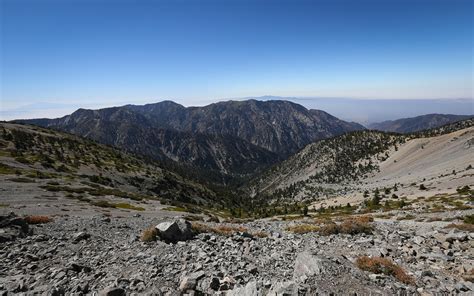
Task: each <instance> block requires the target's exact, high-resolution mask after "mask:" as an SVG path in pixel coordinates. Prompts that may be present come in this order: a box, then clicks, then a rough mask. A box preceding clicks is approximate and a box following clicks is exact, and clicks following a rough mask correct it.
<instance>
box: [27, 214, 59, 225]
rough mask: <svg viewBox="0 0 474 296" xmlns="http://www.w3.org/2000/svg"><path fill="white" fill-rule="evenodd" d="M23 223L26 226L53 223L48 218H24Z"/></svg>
mask: <svg viewBox="0 0 474 296" xmlns="http://www.w3.org/2000/svg"><path fill="white" fill-rule="evenodd" d="M25 221H26V223H28V224H45V223H49V222H53V219H52V218H50V217H48V216H26V217H25Z"/></svg>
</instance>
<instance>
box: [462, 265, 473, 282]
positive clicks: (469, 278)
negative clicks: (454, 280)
mask: <svg viewBox="0 0 474 296" xmlns="http://www.w3.org/2000/svg"><path fill="white" fill-rule="evenodd" d="M463 279H464V280H465V281H468V282H471V283H474V268H473V269H471V270H469V271H468V272H467V273H466V274H465V275H463Z"/></svg>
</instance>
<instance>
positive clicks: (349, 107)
mask: <svg viewBox="0 0 474 296" xmlns="http://www.w3.org/2000/svg"><path fill="white" fill-rule="evenodd" d="M252 98H254V99H257V100H288V101H292V102H295V103H298V104H301V105H303V106H305V107H306V108H308V109H319V110H324V111H326V112H328V113H330V114H332V115H334V116H336V117H338V118H340V119H343V120H347V121H355V122H358V123H361V124H364V125H367V124H370V123H374V122H381V121H385V120H394V119H399V118H406V117H414V116H418V115H424V114H430V113H439V114H457V115H471V114H474V99H424V100H421V99H417V100H407V99H403V100H402V99H400V100H396V99H393V100H389V99H383V100H377V99H349V98H320V97H314V98H312V97H278V96H263V97H252ZM243 99H249V98H233V99H232V100H243ZM223 100H229V99H222V100H211V99H210V100H193V101H187V100H180V99H175V100H173V101H175V102H177V103H180V104H182V105H184V106H203V105H207V104H211V103H214V102H218V101H223ZM159 101H162V100H161V99H156V100H153V99H150V100H146V101H145V100H141V101H135V100H131V101H129V102H127V101H120V102H107V103H100V102H99V103H97V102H96V103H87V102H86V103H83V104H61V103H49V102H48V103H36V104H31V105H25V106H22V107H15V108H5V107H3V108H1V110H0V119H1V120H13V119H20V118H21V119H30V118H43V117H44V118H56V117H62V116H64V115H66V114H70V113H72V112H73V111H75V110H77V109H79V108H87V109H98V108H104V107H112V106H120V105H126V104H144V103H155V102H159Z"/></svg>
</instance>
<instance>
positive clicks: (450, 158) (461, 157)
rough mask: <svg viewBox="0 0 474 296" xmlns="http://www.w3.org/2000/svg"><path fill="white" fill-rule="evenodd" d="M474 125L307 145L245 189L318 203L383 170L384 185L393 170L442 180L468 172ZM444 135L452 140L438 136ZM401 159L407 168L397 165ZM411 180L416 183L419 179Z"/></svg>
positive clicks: (462, 123)
mask: <svg viewBox="0 0 474 296" xmlns="http://www.w3.org/2000/svg"><path fill="white" fill-rule="evenodd" d="M472 126H474V120H473V119H467V120H464V121H458V122H455V123H451V124H448V125H444V126H441V127H438V128H435V129H431V130H426V131H422V132H418V133H413V134H410V135H408V134H407V135H403V134H396V133H387V132H380V131H373V130H365V131H356V132H351V133H347V134H344V135H341V136H339V137H334V138H330V139H325V140H322V141H318V142H314V143H311V144H309V145H307V146H306V147H305V148H303V149H302V150H300V151H299V152H298V153H296V154H294V155H293V156H291V157H290V158H288V159H287V160H285V161H283V162H281V163H279V164H277V165H275V166H273V167H271V168H270V169H268V170H266V171H265V172H263V173H262V174H260V175H259V176H258V177H256V178H254V179H253V180H252V181H251V182H250V183H249V184H248V185H247V187H248V190H249V192H251V193H253V194H254V195H259V194H260V195H263V196H265V195H268V196H271V199H273V200H295V199H296V200H307V199H309V200H318V199H319V198H320V197H323V198H327V197H328V196H331V195H335V194H338V193H340V194H346V193H347V191H348V190H349V188H350V187H352V189H354V188H359V189H360V188H361V187H362V186H359V185H361V183H362V182H365V183H367V180H368V178H369V177H371V176H373V175H374V174H375V173H377V172H379V171H380V168H381V166H383V167H384V168H385V170H386V171H387V174H389V175H388V176H381V177H380V178H381V180H377V181H376V182H380V183H382V181H383V179H388V180H392V181H393V180H394V176H395V171H396V173H397V174H399V175H400V176H404V177H406V176H410V174H411V173H413V172H417V171H421V173H423V174H424V176H428V175H430V174H431V173H432V171H431V170H428V169H427V168H428V167H430V165H432V166H434V168H433V170H434V169H436V171H438V170H439V172H438V173H439V174H440V176H432V177H433V178H441V177H443V176H444V175H443V174H444V171H447V172H452V171H453V169H455V171H458V170H462V171H464V170H465V168H466V167H467V166H468V165H469V164H470V161H471V162H472V154H471V153H472V151H470V150H469V149H470V147H472V146H473V145H472V141H473V140H472V132H473V131H472ZM456 131H459V133H455V132H456ZM446 134H450V135H451V136H447V137H443V138H436V137H439V136H441V135H446ZM431 138H433V139H434V140H433V141H430V140H429V139H431ZM399 150H400V151H399ZM441 152H442V153H441ZM407 158H409V159H408V160H406V159H407ZM398 161H400V163H403V164H404V166H403V167H400V166H399V165H397V162H398ZM395 168H396V170H395ZM408 168H410V169H413V171H410V170H408ZM420 168H422V169H420ZM404 169H406V170H405V171H403V170H404ZM418 177H420V179H424V178H423V176H418ZM410 178H411V180H412V182H413V181H414V180H416V178H417V177H416V176H415V175H411V176H410V177H409V179H410ZM406 182H408V181H406ZM391 186H393V184H392V185H391ZM261 198H262V196H260V197H259V199H261Z"/></svg>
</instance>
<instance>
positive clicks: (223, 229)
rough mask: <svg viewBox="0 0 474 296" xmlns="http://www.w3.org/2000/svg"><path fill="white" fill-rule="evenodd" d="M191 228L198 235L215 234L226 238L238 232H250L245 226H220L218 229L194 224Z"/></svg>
mask: <svg viewBox="0 0 474 296" xmlns="http://www.w3.org/2000/svg"><path fill="white" fill-rule="evenodd" d="M191 226H192V229H193V230H194V232H196V233H215V234H218V235H224V236H230V235H232V234H234V233H236V232H248V230H247V228H245V227H243V226H229V225H219V226H217V227H211V226H209V225H206V224H203V223H198V222H192V223H191Z"/></svg>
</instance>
